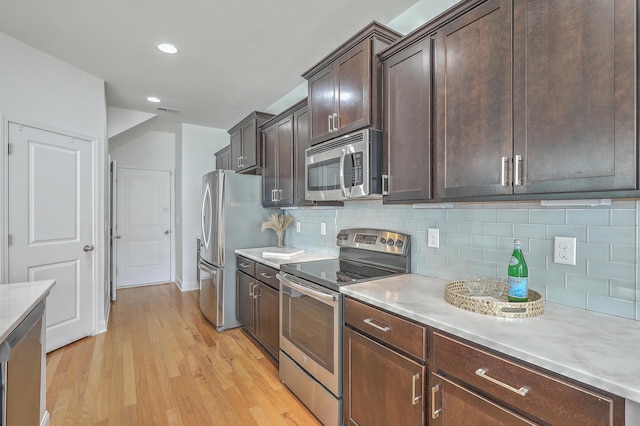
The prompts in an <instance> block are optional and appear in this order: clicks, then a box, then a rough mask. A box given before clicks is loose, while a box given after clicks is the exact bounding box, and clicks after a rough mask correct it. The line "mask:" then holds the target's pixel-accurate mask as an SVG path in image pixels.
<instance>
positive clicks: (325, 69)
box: [302, 22, 402, 144]
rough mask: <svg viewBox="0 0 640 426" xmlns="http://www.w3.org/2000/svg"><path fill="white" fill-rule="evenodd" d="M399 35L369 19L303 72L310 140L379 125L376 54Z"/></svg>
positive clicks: (319, 139)
mask: <svg viewBox="0 0 640 426" xmlns="http://www.w3.org/2000/svg"><path fill="white" fill-rule="evenodd" d="M401 36H402V35H401V34H400V33H397V32H395V31H393V30H392V29H390V28H387V27H385V26H384V25H382V24H379V23H377V22H372V23H371V24H370V25H368V26H367V27H365V28H364V29H362V30H361V31H360V32H358V33H357V34H356V35H355V36H353V37H352V38H351V39H349V40H348V41H347V42H345V43H344V44H343V45H342V46H340V47H339V48H338V49H336V50H335V51H333V52H332V53H331V54H329V55H328V56H327V57H325V58H324V59H323V60H322V61H320V62H319V63H318V64H316V65H315V66H314V67H313V68H311V69H310V70H308V71H307V72H305V73H304V74H303V75H302V76H303V77H304V78H305V79H307V80H308V82H309V126H310V128H309V135H310V139H311V144H316V143H319V142H322V141H325V140H328V139H331V138H334V137H337V136H340V135H343V134H346V133H349V132H352V131H354V130H358V129H361V128H364V127H367V126H373V127H375V128H378V129H380V128H381V127H380V125H381V123H380V116H381V102H380V95H381V87H380V86H381V85H380V78H379V63H378V60H377V57H376V54H377V53H378V52H380V51H381V50H382V49H384V48H385V47H388V46H389V45H390V44H392V43H393V42H394V41H396V40H398V39H399V38H400V37H401Z"/></svg>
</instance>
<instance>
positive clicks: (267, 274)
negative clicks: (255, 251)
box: [255, 263, 280, 290]
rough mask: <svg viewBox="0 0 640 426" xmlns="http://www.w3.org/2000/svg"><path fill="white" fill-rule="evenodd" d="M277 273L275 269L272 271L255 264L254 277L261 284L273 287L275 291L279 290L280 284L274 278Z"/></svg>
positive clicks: (269, 268) (260, 264) (264, 266)
mask: <svg viewBox="0 0 640 426" xmlns="http://www.w3.org/2000/svg"><path fill="white" fill-rule="evenodd" d="M277 273H278V270H277V269H273V268H271V267H269V266H266V265H263V264H262V263H256V274H255V277H256V278H257V279H258V280H260V281H262V282H263V283H265V284H268V285H269V287H273V288H274V289H275V290H279V289H280V283H279V282H278V279H277V278H276V274H277Z"/></svg>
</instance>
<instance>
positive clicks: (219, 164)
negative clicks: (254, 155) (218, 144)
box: [216, 145, 231, 170]
mask: <svg viewBox="0 0 640 426" xmlns="http://www.w3.org/2000/svg"><path fill="white" fill-rule="evenodd" d="M216 170H231V146H230V145H227V146H225V147H224V148H222V149H221V150H220V151H218V152H216Z"/></svg>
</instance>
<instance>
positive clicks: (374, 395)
mask: <svg viewBox="0 0 640 426" xmlns="http://www.w3.org/2000/svg"><path fill="white" fill-rule="evenodd" d="M344 351H345V357H344V371H345V374H344V411H345V415H344V417H345V424H347V425H394V424H397V425H407V426H408V425H423V424H424V403H425V401H424V398H423V396H424V394H425V393H424V386H425V384H426V380H425V374H426V367H425V366H424V365H420V364H418V363H417V362H415V361H413V360H411V359H409V358H407V357H405V356H403V355H401V354H399V353H397V352H395V351H393V350H391V349H389V348H387V347H385V346H382V345H381V344H379V343H377V342H375V341H373V340H371V339H369V338H368V337H365V336H364V335H362V334H360V333H358V332H356V331H354V330H351V329H349V328H346V329H345V331H344Z"/></svg>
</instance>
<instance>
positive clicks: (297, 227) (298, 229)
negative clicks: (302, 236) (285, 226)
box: [296, 222, 301, 234]
mask: <svg viewBox="0 0 640 426" xmlns="http://www.w3.org/2000/svg"><path fill="white" fill-rule="evenodd" d="M300 228H301V225H300V222H296V232H297V233H298V234H299V233H300Z"/></svg>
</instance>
